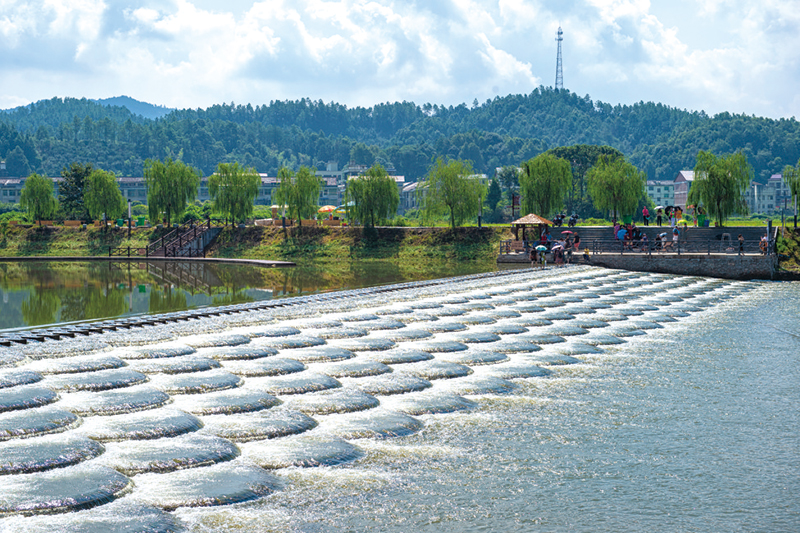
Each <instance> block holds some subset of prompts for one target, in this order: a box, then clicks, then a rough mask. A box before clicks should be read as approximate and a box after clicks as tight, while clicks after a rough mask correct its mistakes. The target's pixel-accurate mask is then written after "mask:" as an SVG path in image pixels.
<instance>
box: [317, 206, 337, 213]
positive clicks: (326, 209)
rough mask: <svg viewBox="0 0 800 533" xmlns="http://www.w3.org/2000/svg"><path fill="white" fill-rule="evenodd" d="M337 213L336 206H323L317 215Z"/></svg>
mask: <svg viewBox="0 0 800 533" xmlns="http://www.w3.org/2000/svg"><path fill="white" fill-rule="evenodd" d="M334 211H336V206H335V205H323V206H322V207H320V208H319V209H317V213H332V212H334Z"/></svg>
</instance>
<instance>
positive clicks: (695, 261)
mask: <svg viewBox="0 0 800 533" xmlns="http://www.w3.org/2000/svg"><path fill="white" fill-rule="evenodd" d="M572 258H573V261H572V262H573V263H575V264H586V261H585V260H584V256H583V254H577V253H576V254H574V255H573V256H572ZM589 261H590V262H589V264H591V265H593V266H600V267H605V268H618V269H621V270H634V271H639V272H660V273H663V274H678V275H681V276H707V277H712V278H724V279H741V280H748V279H777V277H776V270H777V268H778V258H777V256H775V255H772V256H763V255H760V254H747V255H736V254H711V255H706V254H681V255H677V254H662V255H659V254H654V255H645V254H633V253H628V254H624V255H622V254H613V253H604V254H595V255H590V256H589ZM497 262H498V263H526V264H530V259H528V254H524V253H517V254H501V255H500V256H499V257H498V258H497ZM547 264H548V267H549V266H550V265H552V254H547Z"/></svg>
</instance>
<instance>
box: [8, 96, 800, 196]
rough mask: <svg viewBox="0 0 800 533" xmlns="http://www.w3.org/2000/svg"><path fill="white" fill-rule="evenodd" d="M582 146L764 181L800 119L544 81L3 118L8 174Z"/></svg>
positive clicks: (664, 167) (310, 162) (431, 156)
mask: <svg viewBox="0 0 800 533" xmlns="http://www.w3.org/2000/svg"><path fill="white" fill-rule="evenodd" d="M575 144H589V145H608V146H611V147H613V148H616V149H617V150H619V151H621V152H622V153H623V154H625V155H626V156H627V157H629V158H630V160H631V162H632V163H633V164H634V165H636V166H637V167H638V168H640V169H641V170H644V171H645V172H646V173H647V176H648V178H649V179H660V180H669V179H674V178H675V176H676V175H677V173H678V172H679V171H681V170H687V169H692V168H694V165H695V162H696V157H697V153H698V151H699V150H711V151H712V152H714V153H716V154H725V153H732V152H734V151H736V150H742V151H743V152H744V153H745V155H746V156H747V160H748V162H749V163H750V164H751V165H752V166H753V168H754V171H755V177H756V179H757V180H758V181H760V182H761V183H764V182H766V181H767V180H768V179H769V177H770V176H771V175H772V174H775V173H778V172H781V171H782V170H783V167H784V166H785V165H794V164H796V163H797V161H798V158H800V122H798V121H797V120H795V119H780V120H772V119H768V118H759V117H754V116H745V115H731V114H730V113H720V114H718V115H716V116H713V117H711V116H708V115H706V114H705V113H703V112H688V111H685V110H680V109H675V108H671V107H668V106H664V105H662V104H658V103H653V102H639V103H637V104H633V105H611V104H608V103H604V102H600V101H593V100H591V98H590V97H589V96H585V97H581V96H579V95H577V94H575V93H572V92H569V91H567V90H564V89H561V90H554V89H550V88H545V87H540V88H537V89H535V90H534V91H532V92H531V93H530V94H516V95H514V94H512V95H507V96H504V97H500V96H498V97H496V98H494V99H492V100H487V101H486V102H484V103H483V104H479V105H476V106H473V107H468V106H467V105H466V104H461V105H459V106H455V107H454V106H447V107H446V106H440V105H436V104H434V105H431V104H423V105H421V106H420V105H417V104H415V103H414V102H395V103H385V104H376V105H374V106H372V107H352V108H350V107H347V106H345V105H342V104H337V103H334V102H331V103H328V104H326V103H324V102H322V101H321V100H319V101H314V100H311V99H308V98H302V99H300V100H294V101H291V100H284V101H279V100H276V101H272V102H270V103H269V104H266V105H256V106H255V107H254V106H252V105H250V104H247V105H234V104H219V105H213V106H211V107H209V108H206V109H179V110H171V109H169V108H166V107H163V106H154V105H151V104H147V103H143V102H138V101H136V100H134V99H133V98H130V97H127V96H122V97H118V98H110V99H105V100H97V101H95V100H87V99H84V98H82V99H76V98H52V99H50V100H41V101H39V102H36V103H33V104H30V105H28V106H24V107H18V108H15V109H13V110H9V111H8V112H4V113H0V159H5V160H6V163H7V171H8V175H10V176H26V175H28V173H30V172H32V171H35V172H40V173H45V174H47V175H49V176H54V175H58V174H59V173H60V172H61V169H62V168H63V167H64V166H65V165H68V164H69V163H71V162H74V161H78V162H87V163H93V164H94V165H95V166H97V167H99V168H102V169H105V170H110V171H113V172H115V173H116V174H118V175H121V176H141V175H142V173H143V169H144V162H145V161H146V160H147V159H149V158H156V159H163V158H165V157H173V158H176V159H177V158H180V159H181V160H182V161H184V162H185V163H186V164H188V165H191V166H194V167H196V168H198V169H200V170H201V171H202V172H203V174H205V175H209V174H210V173H212V172H214V169H215V168H216V166H217V164H218V163H220V162H226V161H230V162H232V161H236V162H239V163H241V164H243V165H245V166H248V167H254V168H256V169H257V170H258V171H259V172H265V173H267V174H269V175H271V176H274V175H276V174H277V172H278V170H279V169H280V167H282V166H287V167H289V168H293V169H296V168H298V167H299V166H300V165H306V166H313V167H317V168H319V169H324V168H325V167H326V166H327V165H328V163H331V162H333V163H337V164H338V166H339V168H342V167H343V166H344V165H346V164H347V163H348V162H350V161H354V162H355V163H357V164H364V165H371V164H372V163H373V162H376V161H377V162H379V163H381V164H383V165H384V166H390V165H391V166H393V167H394V168H395V169H396V170H397V172H398V173H399V174H402V175H404V176H405V177H406V180H408V181H414V180H416V179H419V178H421V177H422V176H424V175H425V173H426V172H427V171H428V168H429V167H430V164H431V161H432V160H435V159H436V158H437V157H444V158H459V159H464V160H471V161H472V162H473V167H474V168H475V170H476V171H478V172H484V173H487V174H492V173H494V169H495V168H497V167H500V166H504V165H514V166H518V165H519V164H520V162H522V161H527V160H528V159H530V158H532V157H534V156H536V155H538V154H540V153H542V152H544V151H546V150H548V149H550V148H556V147H560V146H571V145H575Z"/></svg>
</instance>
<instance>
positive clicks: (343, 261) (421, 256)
mask: <svg viewBox="0 0 800 533" xmlns="http://www.w3.org/2000/svg"><path fill="white" fill-rule="evenodd" d="M166 231H167V230H164V229H161V230H159V229H156V228H138V229H134V230H133V231H132V232H131V236H130V237H128V230H127V228H109V229H108V230H105V231H103V230H100V229H99V228H88V229H85V230H83V229H80V228H61V227H56V228H38V227H29V228H25V227H10V228H8V229H7V230H6V231H5V233H4V234H3V235H2V236H0V257H24V256H44V257H59V256H60V257H67V256H74V257H78V256H80V257H93V256H107V255H108V250H109V247H120V246H122V247H127V246H130V247H131V248H140V247H144V246H146V245H147V244H148V243H150V242H153V241H155V240H157V239H158V238H160V237H161V235H162V234H164V233H166ZM510 238H512V234H511V231H510V229H509V228H507V227H484V228H476V227H466V228H457V229H456V230H455V231H452V230H450V229H449V228H420V227H385V228H383V227H381V228H371V229H367V228H361V227H346V228H332V227H302V228H299V227H293V228H286V229H284V228H273V227H247V228H238V227H237V228H234V227H227V228H224V229H223V230H222V232H221V233H220V234H219V236H218V237H217V238H216V239H215V240H214V242H212V244H211V246H210V247H209V249H208V250H207V254H206V255H207V256H208V257H213V258H219V259H258V260H274V261H292V262H295V263H297V264H298V265H300V266H305V267H318V268H325V269H329V268H332V269H341V268H344V267H346V266H347V265H350V264H352V263H355V262H364V261H366V262H372V261H380V262H386V263H390V264H394V265H397V266H398V267H399V268H403V269H415V270H419V269H421V270H423V271H428V270H431V269H434V270H436V271H437V272H436V273H437V274H440V273H441V272H443V271H446V270H447V269H448V268H453V269H456V267H457V266H458V265H465V264H473V265H482V264H486V265H489V264H492V263H494V262H495V261H496V258H497V251H498V249H499V243H500V241H502V240H504V239H510ZM777 252H778V254H779V258H780V263H779V266H778V270H777V272H776V276H775V278H774V279H779V280H796V279H800V231H798V230H794V229H792V228H786V229H785V230H782V231H780V232H779V237H778V242H777ZM431 273H433V272H431Z"/></svg>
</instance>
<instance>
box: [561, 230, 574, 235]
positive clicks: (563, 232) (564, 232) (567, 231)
mask: <svg viewBox="0 0 800 533" xmlns="http://www.w3.org/2000/svg"><path fill="white" fill-rule="evenodd" d="M566 233H569V234H570V235H571V234H572V232H571V231H570V230H566V231H562V232H561V235H564V234H566Z"/></svg>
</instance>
